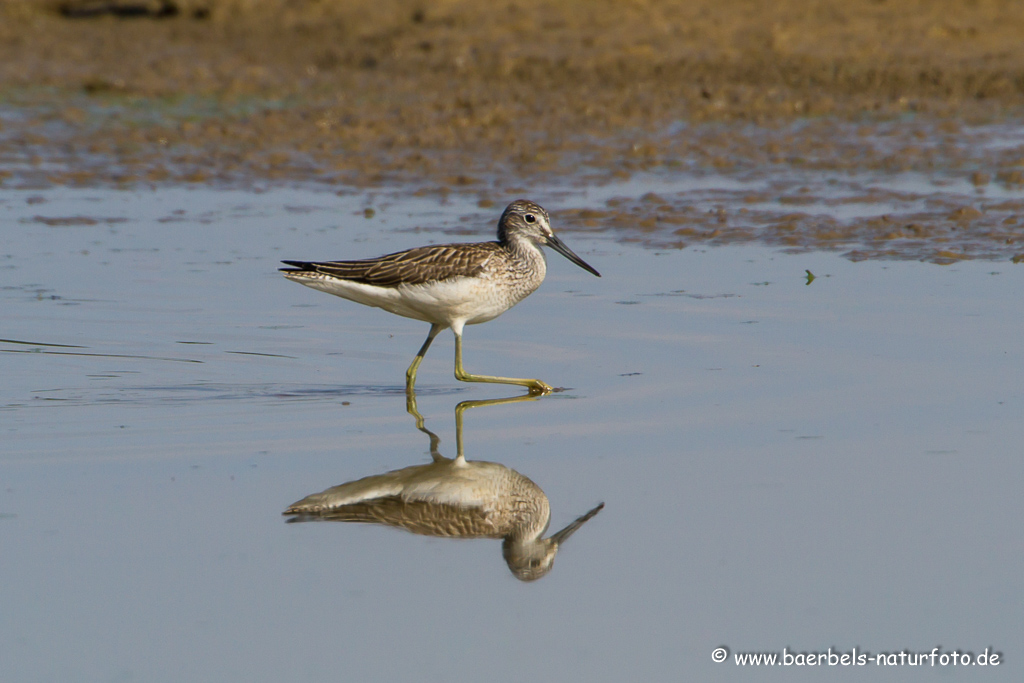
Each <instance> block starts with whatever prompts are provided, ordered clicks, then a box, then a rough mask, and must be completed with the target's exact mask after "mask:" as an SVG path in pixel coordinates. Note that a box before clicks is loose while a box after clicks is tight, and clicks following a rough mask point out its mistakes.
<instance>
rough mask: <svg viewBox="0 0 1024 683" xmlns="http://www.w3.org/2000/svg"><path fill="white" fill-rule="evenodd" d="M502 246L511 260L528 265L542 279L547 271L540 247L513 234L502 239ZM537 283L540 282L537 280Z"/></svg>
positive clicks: (545, 260)
mask: <svg viewBox="0 0 1024 683" xmlns="http://www.w3.org/2000/svg"><path fill="white" fill-rule="evenodd" d="M504 246H505V248H506V249H507V250H508V253H509V255H510V256H511V257H512V259H513V261H516V262H518V263H522V264H523V265H525V266H527V267H528V268H527V269H528V270H530V271H533V272H536V273H538V274H539V275H540V280H543V279H544V275H545V274H546V273H547V265H548V264H547V259H545V258H544V252H543V251H541V248H540V247H538V246H537V245H536V244H534V243H533V241H532V240H529V239H527V238H525V237H519V236H515V235H513V236H510V237H507V238H506V239H505V240H504ZM538 284H540V283H539V282H538Z"/></svg>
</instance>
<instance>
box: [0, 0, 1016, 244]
mask: <svg viewBox="0 0 1024 683" xmlns="http://www.w3.org/2000/svg"><path fill="white" fill-rule="evenodd" d="M1022 114H1024V12H1022V11H1021V10H1020V4H1019V3H1018V2H1016V1H1015V0H977V1H975V2H969V1H964V0H842V1H833V0H819V1H813V0H773V1H772V2H757V1H751V0H691V1H690V2H658V1H643V0H637V1H634V2H619V1H612V0H564V1H561V2H553V1H552V2H542V1H538V0H516V1H515V2H484V1H482V0H462V1H458V0H452V1H445V0H435V1H434V2H430V3H427V2H420V1H409V0H375V1H369V0H347V1H346V2H333V1H327V0H320V1H318V0H0V182H2V183H3V184H4V185H5V186H7V187H17V186H26V185H31V184H38V183H50V184H93V183H104V184H107V183H114V184H127V185H132V184H139V183H163V182H192V183H229V184H245V183H251V182H276V183H283V182H316V183H324V184H325V185H330V186H352V185H356V186H381V185H384V186H388V187H392V188H394V187H398V186H399V185H400V184H401V185H402V186H407V187H409V188H411V189H413V190H420V191H422V190H428V191H429V190H439V191H446V190H448V189H454V190H459V191H470V192H475V193H478V194H479V195H480V197H481V199H482V200H483V201H485V202H486V201H496V202H500V201H503V200H504V199H507V198H508V197H507V194H508V192H510V191H512V190H513V189H514V188H516V187H521V186H523V185H537V184H539V183H544V182H549V181H551V180H557V181H558V183H560V184H561V185H563V186H564V185H573V184H582V183H587V184H599V183H607V182H615V181H621V180H623V179H627V178H630V177H635V176H636V175H637V174H638V173H654V174H658V173H667V174H672V173H680V172H681V173H685V174H691V175H692V174H698V175H699V174H715V175H718V176H725V177H730V178H736V177H742V178H743V179H744V181H750V182H753V181H758V180H760V181H762V182H761V184H760V185H758V186H757V187H756V189H755V190H753V191H752V192H753V194H751V192H748V191H746V190H744V191H741V192H738V193H737V194H736V196H735V197H719V198H718V199H719V205H716V206H712V207H711V208H710V209H709V210H706V211H701V210H695V209H694V207H693V205H692V203H691V202H689V201H688V199H687V197H686V196H685V195H683V196H682V197H681V198H678V199H672V198H666V197H660V199H662V200H663V201H641V200H640V199H639V198H637V197H634V198H633V199H632V200H629V201H627V200H621V201H620V200H616V201H618V202H619V203H618V204H615V205H608V206H602V207H589V208H588V210H589V213H587V212H582V213H581V212H573V213H571V214H567V215H566V216H565V217H566V218H567V219H570V220H574V221H575V220H577V219H578V220H579V227H585V226H584V223H585V224H586V225H587V226H590V227H592V228H593V227H598V228H601V229H614V230H619V231H626V233H628V234H629V235H631V236H632V237H634V238H637V239H643V240H644V241H650V242H652V243H657V244H664V245H678V244H684V243H694V242H698V241H709V240H710V241H746V240H748V239H755V240H756V239H762V240H767V241H769V242H771V243H779V244H785V245H789V246H794V247H796V248H800V247H808V248H823V247H824V248H846V247H847V246H850V245H853V247H854V248H855V249H856V253H857V254H860V255H888V256H895V257H915V258H916V257H922V258H931V259H933V260H939V261H944V262H945V261H948V260H956V259H959V258H973V257H978V256H983V257H996V258H1009V257H1013V256H1017V255H1018V254H1020V253H1022V252H1024V247H1022V246H1021V245H1019V244H1017V239H1018V236H1017V234H1016V233H1017V231H1018V228H1019V225H1018V216H1020V215H1021V214H1022V213H1024V211H1022V206H1024V196H1022V194H1021V193H1020V192H1018V190H1021V189H1024V138H1022V137H1021V136H1019V135H1018V133H1019V131H1020V129H1021V126H1022V125H1024V123H1022V121H1024V116H1022ZM905 172H916V173H921V174H924V175H925V176H927V177H929V178H933V179H937V180H938V181H939V182H942V183H946V182H951V183H956V182H961V183H966V184H967V186H968V188H969V190H968V191H967V192H966V193H964V192H961V193H960V195H958V196H957V197H954V198H952V199H950V198H949V197H945V198H942V199H934V198H932V199H928V196H929V195H931V194H935V192H939V190H935V191H934V192H933V191H930V190H927V189H922V190H919V191H916V192H911V193H909V195H910V196H908V193H906V192H903V193H897V196H890V197H889V199H890V200H891V204H892V205H893V206H894V207H896V209H895V210H894V211H893V212H890V213H880V214H877V215H871V216H853V217H851V218H849V219H839V218H835V217H831V218H829V217H828V216H826V217H825V218H821V217H820V216H819V215H817V214H815V215H811V214H808V213H804V212H801V207H802V206H803V205H805V204H808V203H815V202H817V203H818V204H822V205H826V206H827V205H828V203H829V202H847V203H849V202H854V203H856V202H857V201H859V200H857V199H856V197H862V198H866V199H864V200H863V201H865V202H868V203H871V204H873V205H875V204H878V202H877V201H876V200H877V199H878V197H879V191H878V190H877V189H871V188H870V187H867V186H866V185H865V186H863V187H861V186H858V188H859V189H857V188H854V189H851V190H850V191H849V192H846V193H840V195H841V196H839V195H834V194H832V193H830V191H829V183H833V184H834V183H835V182H837V180H836V178H837V177H840V178H844V177H853V176H856V177H858V178H860V179H861V180H863V178H864V177H866V176H872V177H874V178H875V179H878V178H886V177H890V176H893V175H898V174H901V173H905ZM786 178H788V179H789V180H788V181H787V180H784V179H786ZM839 182H844V183H845V182H847V181H846V180H840V181H839ZM849 182H850V183H852V182H853V181H849ZM858 182H859V181H858ZM848 184H849V183H848ZM755 185H756V183H755ZM851 188H852V185H851ZM975 188H976V189H975ZM989 190H992V191H989ZM883 194H884V193H883ZM751 196H754V197H755V198H756V199H751ZM851 197H852V199H851ZM623 201H625V202H626V204H628V205H629V210H628V211H625V210H624V209H623V208H622V207H623ZM744 202H745V203H746V206H744ZM769 204H776V205H779V206H776V207H775V208H772V207H771V206H768V205H769ZM910 205H913V207H911V208H907V207H910ZM926 205H927V206H926ZM901 206H902V207H904V209H905V210H901V209H900V208H899V207H901ZM779 207H782V208H779ZM740 208H745V209H746V210H745V211H741V210H740ZM723 209H724V211H723ZM766 212H767V213H766ZM958 212H959V213H958ZM580 215H583V216H586V218H579V216H580ZM723 216H726V218H725V228H726V229H723V227H722V221H723ZM871 221H874V222H873V223H872V222H871ZM730 225H731V226H733V227H731V228H730V227H729V226H730ZM643 226H647V227H643ZM779 226H781V227H779ZM1021 230H1024V228H1021ZM772 235H775V237H772ZM904 238H906V239H908V240H910V242H907V244H909V243H913V244H916V245H918V246H920V245H922V244H923V245H927V248H925V249H924V250H923V251H922V250H920V249H917V250H909V251H908V250H907V249H904V248H903V247H899V246H896V247H894V246H893V245H894V244H904V243H905V242H904V241H903V240H904ZM869 243H870V244H869ZM872 244H874V245H876V246H871V245H872ZM940 252H941V253H942V254H945V256H936V254H939V253H940Z"/></svg>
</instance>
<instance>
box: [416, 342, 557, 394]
mask: <svg viewBox="0 0 1024 683" xmlns="http://www.w3.org/2000/svg"><path fill="white" fill-rule="evenodd" d="M431 331H433V328H431ZM452 331H453V332H455V330H454V329H453V330H452ZM427 341H428V342H429V341H430V340H429V339H428V340H427ZM410 370H412V368H410ZM414 375H415V373H414ZM455 379H457V380H459V381H460V382H491V383H493V384H518V385H519V386H521V387H526V388H528V389H529V390H530V394H531V395H533V396H543V395H544V394H550V393H551V392H552V391H553V389H552V387H551V385H550V384H546V383H544V382H541V381H540V380H539V379H521V378H519V377H493V376H491V375H471V374H469V373H468V372H466V371H465V370H463V369H462V335H461V334H460V333H458V332H455Z"/></svg>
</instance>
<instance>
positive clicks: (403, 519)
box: [285, 496, 509, 538]
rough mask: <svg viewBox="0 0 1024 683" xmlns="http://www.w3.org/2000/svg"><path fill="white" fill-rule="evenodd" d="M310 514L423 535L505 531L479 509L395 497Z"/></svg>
mask: <svg viewBox="0 0 1024 683" xmlns="http://www.w3.org/2000/svg"><path fill="white" fill-rule="evenodd" d="M285 514H288V512H285ZM312 514H313V515H315V516H316V517H319V518H320V519H323V520H328V521H331V522H369V523H372V524H385V525H387V526H394V527H400V528H402V529H405V530H406V531H411V532H412V533H414V534H421V535H423V536H447V537H451V538H501V537H502V536H504V535H505V534H506V533H508V531H509V530H508V529H499V528H496V527H495V526H494V524H493V523H492V522H491V521H490V520H489V519H488V517H487V513H486V512H485V511H484V510H483V508H479V507H462V506H455V505H445V504H441V503H425V502H422V501H409V500H403V499H402V498H400V497H398V496H388V497H385V498H375V499H373V500H368V501H365V502H362V503H353V504H351V505H342V506H341V507H337V508H333V509H330V510H323V511H321V512H317V513H312Z"/></svg>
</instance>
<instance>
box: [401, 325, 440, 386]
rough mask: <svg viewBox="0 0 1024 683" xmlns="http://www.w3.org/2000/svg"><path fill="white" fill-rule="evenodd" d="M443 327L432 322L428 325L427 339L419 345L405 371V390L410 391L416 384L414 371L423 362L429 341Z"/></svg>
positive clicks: (432, 339)
mask: <svg viewBox="0 0 1024 683" xmlns="http://www.w3.org/2000/svg"><path fill="white" fill-rule="evenodd" d="M443 329H444V325H438V324H436V323H432V324H431V325H430V332H428V333H427V340H426V341H425V342H423V346H421V347H420V350H419V353H417V354H416V357H415V358H413V359H412V365H410V366H409V369H408V370H406V371H405V391H406V392H409V391H412V388H413V387H414V386H415V384H416V371H417V370H419V369H420V363H422V362H423V356H425V355H427V349H429V348H430V343H431V342H432V341H434V337H436V336H437V334H438V332H440V331H441V330H443Z"/></svg>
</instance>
